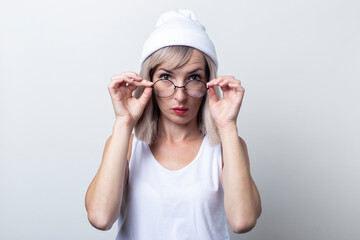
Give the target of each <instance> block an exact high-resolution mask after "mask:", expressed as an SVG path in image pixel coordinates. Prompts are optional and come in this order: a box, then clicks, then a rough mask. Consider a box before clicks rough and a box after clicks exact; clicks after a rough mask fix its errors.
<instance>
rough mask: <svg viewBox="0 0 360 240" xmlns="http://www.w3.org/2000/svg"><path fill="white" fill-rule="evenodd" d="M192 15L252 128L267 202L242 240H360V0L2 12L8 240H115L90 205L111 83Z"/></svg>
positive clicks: (3, 228) (37, 7)
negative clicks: (182, 16)
mask: <svg viewBox="0 0 360 240" xmlns="http://www.w3.org/2000/svg"><path fill="white" fill-rule="evenodd" d="M173 8H191V9H193V10H194V11H195V12H196V13H197V15H198V18H199V20H200V21H201V22H202V23H203V24H204V25H205V26H206V27H207V31H208V34H209V35H210V37H211V38H212V39H213V42H214V43H215V46H216V48H217V52H218V58H219V63H220V66H219V74H226V75H234V76H236V77H237V78H238V79H240V80H241V81H242V84H243V86H244V88H245V90H246V92H245V98H244V101H243V105H242V108H241V111H240V115H239V118H238V126H239V127H238V128H239V134H240V136H242V137H243V138H244V139H245V141H246V142H247V145H248V148H249V154H250V160H251V169H252V176H253V178H254V179H255V182H256V184H257V186H258V188H259V191H260V193H261V197H262V205H263V213H262V216H261V217H260V219H259V220H258V223H257V226H256V227H255V228H254V229H253V230H252V231H251V232H250V233H246V234H242V235H235V234H234V235H232V239H248V240H304V239H316V240H318V239H326V240H332V239H334V240H335V239H336V240H338V239H346V240H348V239H359V238H360V217H359V215H360V211H359V206H358V204H359V203H360V194H359V181H360V174H359V170H360V161H359V160H360V152H359V146H360V144H359V143H360V137H359V136H360V128H359V123H360V115H359V103H360V99H359V98H360V97H359V92H360V91H359V87H360V84H359V80H360V78H359V76H360V70H359V67H360V33H359V29H360V17H359V13H360V4H359V1H355V0H354V1H347V0H338V1H332V0H306V1H304V0H302V1H300V0H299V1H291V0H262V1H254V0H253V1H224V0H222V1H214V0H212V1H209V0H207V1H196V2H192V1H185V0H181V1H169V0H166V1H165V0H164V1H158V0H156V1H155V0H154V1H115V0H112V1H110V0H107V1H92V0H86V1H85V0H81V1H74V0H71V1H70V0H64V1H48V0H43V1H39V0H32V1H25V0H19V1H10V0H7V1H4V0H1V5H0V34H1V35H0V54H1V55H0V78H1V81H0V114H1V115H0V159H1V162H0V194H1V197H0V239H4V240H7V239H53V240H57V239H61V240H63V239H87V240H91V239H114V238H115V235H116V225H114V226H113V228H112V229H111V230H110V231H107V232H102V231H98V230H96V229H94V228H92V227H91V225H90V224H89V223H88V221H87V216H86V211H85V207H84V196H85V192H86V190H87V187H88V185H89V183H90V181H91V180H92V178H93V177H94V175H95V173H96V171H97V169H98V167H99V164H100V161H101V156H102V151H103V147H104V143H105V141H106V139H107V137H109V135H110V134H111V131H112V126H113V122H114V114H113V109H112V105H111V101H110V97H109V94H108V91H107V84H108V83H109V81H110V77H111V76H113V75H116V74H118V73H120V72H122V71H138V70H139V67H138V59H139V57H140V51H141V48H142V44H143V43H144V41H145V39H146V37H147V36H148V34H149V33H150V31H151V30H152V29H153V26H154V24H155V21H156V19H157V17H158V16H159V14H161V13H163V12H164V11H167V10H169V9H173Z"/></svg>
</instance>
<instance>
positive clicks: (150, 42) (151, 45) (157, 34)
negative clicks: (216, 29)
mask: <svg viewBox="0 0 360 240" xmlns="http://www.w3.org/2000/svg"><path fill="white" fill-rule="evenodd" d="M205 30H206V29H205V27H204V26H203V25H202V24H201V23H199V21H198V20H197V17H196V15H195V13H194V12H193V11H191V10H187V9H177V10H171V11H168V12H165V13H163V14H162V15H161V16H160V17H159V18H158V20H157V23H156V25H155V30H154V31H153V32H152V33H151V34H150V36H149V37H148V39H147V40H146V42H145V44H144V47H143V51H142V53H141V58H140V66H141V65H142V64H143V62H144V61H145V59H146V58H147V57H149V56H150V55H151V54H152V53H154V52H156V51H157V50H159V49H160V48H163V47H166V46H173V45H182V46H189V47H193V48H196V49H198V50H200V51H202V52H203V53H205V54H206V55H208V56H209V57H210V58H211V60H213V62H214V63H215V66H216V68H217V67H218V62H217V57H216V51H215V46H214V44H213V43H212V41H211V40H210V38H209V36H208V35H207V33H206V32H205Z"/></svg>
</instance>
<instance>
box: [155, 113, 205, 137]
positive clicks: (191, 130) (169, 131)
mask: <svg viewBox="0 0 360 240" xmlns="http://www.w3.org/2000/svg"><path fill="white" fill-rule="evenodd" d="M158 124H159V125H158V137H159V138H160V139H162V140H166V141H171V142H181V141H183V140H189V139H194V138H197V137H199V136H200V135H201V131H200V130H199V127H198V125H197V122H196V118H195V119H194V120H193V121H190V122H188V123H186V124H176V123H174V122H172V121H169V120H168V119H166V118H164V117H163V116H160V118H159V123H158Z"/></svg>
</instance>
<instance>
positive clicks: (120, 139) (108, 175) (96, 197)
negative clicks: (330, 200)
mask: <svg viewBox="0 0 360 240" xmlns="http://www.w3.org/2000/svg"><path fill="white" fill-rule="evenodd" d="M130 136H131V129H126V128H123V127H122V126H121V125H120V123H119V122H115V124H114V130H113V134H112V136H110V137H109V139H108V140H107V142H106V145H105V148H104V153H103V159H102V162H101V165H100V168H99V171H98V172H97V174H96V176H95V178H94V179H93V181H92V182H91V184H90V186H89V188H88V190H87V193H86V197H85V207H86V210H87V213H88V219H89V222H90V223H91V225H93V226H94V227H95V228H97V229H99V230H109V229H111V227H112V225H113V224H114V222H115V221H116V219H117V218H118V217H119V214H120V207H121V200H122V196H123V192H124V189H125V185H126V182H127V178H128V171H129V166H128V159H127V155H129V152H130V147H129V141H130Z"/></svg>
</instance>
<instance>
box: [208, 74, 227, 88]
mask: <svg viewBox="0 0 360 240" xmlns="http://www.w3.org/2000/svg"><path fill="white" fill-rule="evenodd" d="M227 79H229V78H228V77H223V76H221V77H218V78H215V79H213V80H211V81H210V82H209V84H208V86H209V87H210V86H219V83H221V82H222V81H224V80H227Z"/></svg>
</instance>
